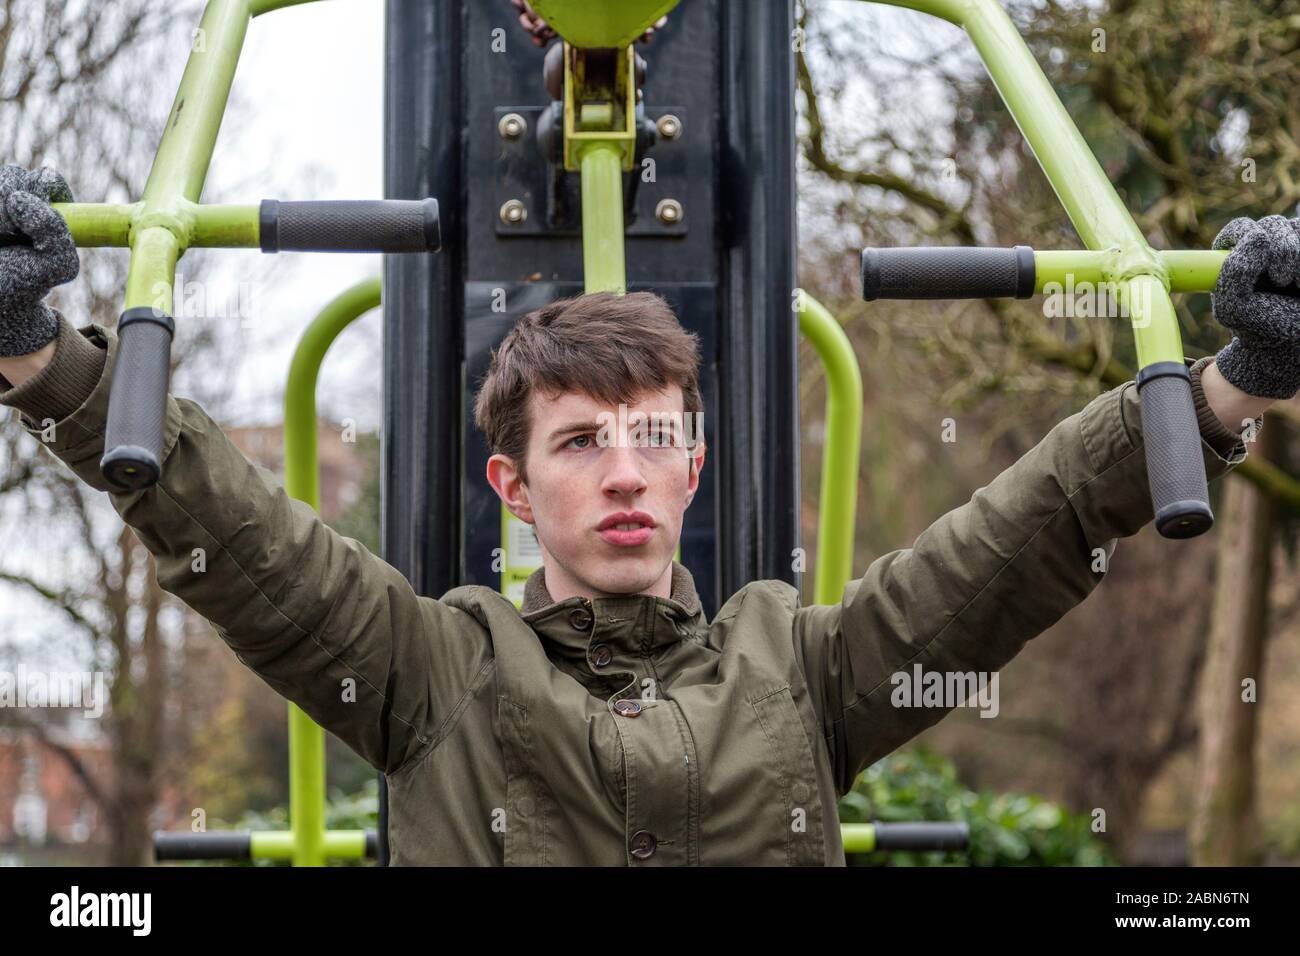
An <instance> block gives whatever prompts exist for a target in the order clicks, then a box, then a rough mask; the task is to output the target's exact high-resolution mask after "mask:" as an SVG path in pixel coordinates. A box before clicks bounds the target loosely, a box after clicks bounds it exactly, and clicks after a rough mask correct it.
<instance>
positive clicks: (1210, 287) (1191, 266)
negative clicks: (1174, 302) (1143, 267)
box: [1034, 249, 1228, 292]
mask: <svg viewBox="0 0 1300 956" xmlns="http://www.w3.org/2000/svg"><path fill="white" fill-rule="evenodd" d="M1114 256H1115V254H1114V253H1112V252H1107V251H1094V250H1091V249H1079V250H1074V249H1063V250H1046V251H1042V252H1035V253H1034V272H1035V281H1036V288H1037V290H1038V291H1039V292H1045V291H1046V292H1054V291H1061V290H1062V289H1066V288H1068V287H1076V286H1079V285H1081V284H1082V283H1084V282H1088V283H1091V284H1092V285H1094V286H1096V285H1099V284H1100V283H1103V282H1108V281H1110V280H1109V279H1107V278H1106V275H1107V273H1108V272H1109V271H1111V268H1112V267H1109V266H1108V265H1107V260H1108V259H1113V258H1114ZM1156 257H1157V258H1158V259H1159V260H1160V261H1161V263H1162V264H1163V266H1164V269H1165V271H1166V272H1167V274H1168V276H1169V291H1170V292H1212V291H1214V283H1215V281H1216V280H1217V279H1218V278H1219V270H1220V269H1222V268H1223V260H1225V259H1226V258H1228V253H1227V251H1222V252H1220V251H1217V250H1198V249H1175V250H1162V251H1157V252H1156ZM1049 285H1053V286H1056V287H1059V288H1053V289H1046V288H1045V287H1047V286H1049Z"/></svg>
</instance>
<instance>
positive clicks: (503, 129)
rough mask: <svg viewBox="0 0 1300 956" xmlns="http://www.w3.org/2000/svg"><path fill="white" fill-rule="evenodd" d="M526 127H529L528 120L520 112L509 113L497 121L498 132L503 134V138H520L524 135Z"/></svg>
mask: <svg viewBox="0 0 1300 956" xmlns="http://www.w3.org/2000/svg"><path fill="white" fill-rule="evenodd" d="M526 129H528V120H526V119H524V118H523V117H522V116H520V115H519V114H518V113H507V114H506V115H505V116H503V117H501V121H500V122H498V123H497V132H499V133H500V134H501V137H502V138H503V139H518V138H519V137H520V136H522V135H524V131H525V130H526Z"/></svg>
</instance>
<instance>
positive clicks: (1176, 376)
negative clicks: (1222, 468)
mask: <svg viewBox="0 0 1300 956" xmlns="http://www.w3.org/2000/svg"><path fill="white" fill-rule="evenodd" d="M1137 382H1138V395H1139V397H1140V398H1141V399H1142V439H1143V444H1144V445H1145V446H1146V458H1147V479H1148V481H1149V483H1150V486H1151V504H1152V507H1153V508H1154V510H1155V519H1156V530H1157V531H1159V532H1160V533H1161V534H1162V535H1164V536H1165V537H1166V538H1193V537H1195V536H1196V535H1198V534H1204V533H1205V532H1206V531H1209V530H1210V528H1211V527H1212V526H1213V525H1214V512H1212V511H1211V510H1210V492H1209V488H1207V487H1206V481H1205V459H1204V458H1203V457H1202V455H1201V430H1200V426H1199V425H1198V424H1197V421H1196V404H1195V402H1194V401H1193V399H1192V383H1191V379H1190V377H1189V375H1188V372H1187V368H1186V366H1184V365H1182V364H1180V363H1178V362H1156V363H1155V364H1153V365H1148V366H1147V367H1146V368H1144V369H1142V370H1141V372H1139V373H1138V377H1137Z"/></svg>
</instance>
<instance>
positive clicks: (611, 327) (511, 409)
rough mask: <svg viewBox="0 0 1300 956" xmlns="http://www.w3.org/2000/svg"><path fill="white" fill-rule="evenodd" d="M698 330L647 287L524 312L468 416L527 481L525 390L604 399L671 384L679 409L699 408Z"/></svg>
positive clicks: (616, 400)
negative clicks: (679, 401)
mask: <svg viewBox="0 0 1300 956" xmlns="http://www.w3.org/2000/svg"><path fill="white" fill-rule="evenodd" d="M699 366H700V354H699V336H697V335H696V334H695V333H693V332H688V331H686V329H684V328H682V325H681V323H680V322H678V321H677V316H676V315H674V314H673V310H672V308H671V307H669V305H668V303H667V302H665V301H664V300H663V299H662V298H661V297H660V296H658V295H656V294H655V293H653V292H630V293H628V294H627V295H618V294H616V293H613V292H593V293H589V294H587V295H579V296H573V297H572V298H568V299H557V300H556V301H554V302H552V303H551V304H550V305H545V306H543V307H542V308H540V309H537V310H535V311H533V312H529V313H528V314H527V315H525V316H524V317H523V318H521V319H520V320H519V321H518V322H517V323H515V326H514V328H512V329H511V330H510V332H509V333H508V334H507V335H506V337H505V339H504V340H503V341H502V342H501V345H500V346H499V347H498V348H497V349H496V350H494V351H493V353H492V364H491V365H490V366H489V368H488V371H487V374H486V375H485V376H484V378H483V382H482V385H481V386H480V387H479V390H478V394H477V396H476V397H475V399H474V421H475V423H476V424H477V425H478V427H479V428H481V429H482V430H483V434H484V435H486V436H487V441H488V447H489V448H490V449H491V451H492V453H493V454H502V455H508V456H509V457H510V458H512V459H513V460H514V461H515V463H516V465H517V466H518V467H519V473H520V477H521V478H522V479H523V480H524V481H525V482H526V481H527V480H528V477H527V471H526V463H525V458H526V453H527V450H528V439H529V430H530V428H531V422H529V420H528V418H529V416H528V406H529V403H528V396H529V395H530V394H532V392H533V391H534V390H537V391H540V392H542V393H543V394H545V395H547V396H548V397H558V396H560V395H562V394H563V393H565V392H573V391H577V392H582V393H584V394H586V395H588V396H589V397H591V398H593V399H595V400H596V401H599V402H605V403H607V404H610V405H617V404H620V403H627V404H632V401H633V400H634V399H636V398H637V397H638V396H640V395H642V394H644V393H646V392H656V391H660V390H662V389H665V388H667V387H668V386H669V385H677V386H679V387H680V388H681V390H682V399H683V408H682V411H683V412H702V411H703V410H704V403H703V400H702V399H701V397H700V384H699Z"/></svg>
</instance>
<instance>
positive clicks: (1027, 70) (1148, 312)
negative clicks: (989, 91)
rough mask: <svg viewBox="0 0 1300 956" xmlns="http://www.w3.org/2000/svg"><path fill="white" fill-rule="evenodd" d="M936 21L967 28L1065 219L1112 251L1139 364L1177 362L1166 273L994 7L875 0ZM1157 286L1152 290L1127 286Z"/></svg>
mask: <svg viewBox="0 0 1300 956" xmlns="http://www.w3.org/2000/svg"><path fill="white" fill-rule="evenodd" d="M879 2H882V3H887V4H890V5H891V6H897V7H906V8H908V9H912V10H918V11H920V12H922V13H929V14H931V15H933V16H937V17H941V18H943V19H945V20H948V21H950V22H952V23H955V24H957V25H958V26H960V27H962V28H963V29H965V31H966V32H967V34H969V35H970V38H971V41H972V42H973V43H974V44H975V47H976V49H977V50H978V51H979V54H980V57H981V59H983V61H984V65H985V67H986V69H987V70H988V72H989V76H990V77H991V78H992V80H993V83H994V85H995V86H996V87H997V90H998V93H999V94H1000V95H1001V96H1002V99H1003V102H1005V103H1006V105H1007V109H1008V110H1009V111H1010V113H1011V116H1012V118H1013V119H1015V121H1016V124H1017V125H1018V126H1019V127H1020V131H1021V133H1022V134H1023V135H1024V137H1025V141H1026V142H1027V143H1029V146H1030V148H1031V149H1032V150H1033V152H1034V156H1035V157H1036V158H1037V160H1038V163H1039V165H1040V166H1042V168H1043V172H1044V173H1045V174H1046V176H1047V179H1048V181H1049V182H1051V184H1052V188H1053V189H1054V190H1055V191H1056V195H1057V197H1058V198H1059V199H1060V201H1061V205H1062V206H1064V207H1065V211H1066V214H1067V215H1069V217H1070V221H1071V222H1072V223H1074V228H1075V230H1076V231H1077V232H1078V233H1079V236H1080V238H1081V239H1082V240H1083V242H1084V244H1085V245H1086V246H1088V247H1089V248H1090V249H1115V250H1116V252H1117V255H1116V257H1115V259H1114V260H1113V268H1112V270H1111V274H1110V275H1108V276H1107V278H1108V279H1111V280H1113V281H1115V282H1117V283H1118V284H1119V286H1120V289H1121V295H1122V296H1123V297H1125V298H1129V297H1131V298H1134V299H1140V300H1141V301H1142V302H1143V303H1144V305H1143V307H1142V314H1143V321H1142V323H1141V324H1139V323H1137V322H1135V323H1134V336H1135V338H1136V339H1137V349H1138V355H1139V356H1140V357H1141V358H1142V360H1143V362H1144V364H1148V363H1152V362H1176V363H1181V362H1182V361H1183V352H1182V343H1181V339H1180V337H1179V331H1178V323H1177V320H1176V316H1175V313H1174V310H1173V304H1172V302H1170V300H1169V293H1168V291H1166V286H1165V285H1164V282H1165V281H1166V279H1167V277H1166V276H1165V275H1164V266H1163V263H1162V262H1161V261H1160V259H1159V258H1157V257H1156V255H1155V253H1154V252H1153V251H1152V250H1151V249H1150V248H1149V247H1148V246H1147V243H1146V240H1145V239H1144V238H1143V236H1142V232H1141V230H1139V229H1138V227H1137V224H1136V223H1135V222H1134V221H1133V217H1132V216H1130V215H1129V212H1128V210H1127V209H1126V208H1125V206H1124V202H1123V200H1121V199H1120V197H1119V194H1118V193H1116V192H1115V187H1114V186H1113V185H1112V184H1111V182H1110V179H1109V178H1108V177H1107V176H1106V173H1105V171H1104V170H1103V169H1102V168H1101V164H1099V163H1098V162H1097V158H1096V157H1095V156H1094V155H1093V153H1092V150H1091V149H1090V148H1089V147H1088V144H1087V142H1086V141H1085V140H1084V138H1083V136H1082V134H1081V133H1080V132H1079V130H1078V128H1077V127H1076V126H1075V124H1074V121H1073V120H1072V119H1071V118H1070V114H1069V113H1067V112H1066V109H1065V106H1064V105H1063V104H1062V103H1061V100H1060V98H1059V97H1057V95H1056V91H1055V90H1053V89H1052V85H1051V83H1049V82H1048V80H1047V77H1046V76H1045V75H1044V73H1043V71H1042V69H1041V68H1040V67H1039V65H1038V63H1037V62H1036V61H1035V60H1034V56H1033V54H1032V53H1031V52H1030V50H1029V47H1028V45H1026V43H1025V41H1024V38H1023V37H1021V35H1020V32H1019V31H1018V30H1017V29H1016V26H1015V24H1014V23H1012V22H1011V18H1010V17H1009V16H1008V15H1007V12H1006V11H1005V10H1004V9H1003V8H1002V6H1001V4H999V3H998V2H997V0H879ZM1142 275H1149V276H1153V277H1155V278H1156V279H1158V280H1159V282H1157V286H1158V288H1155V287H1153V286H1151V285H1150V284H1149V283H1146V282H1133V281H1132V280H1133V279H1134V277H1136V276H1142Z"/></svg>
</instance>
